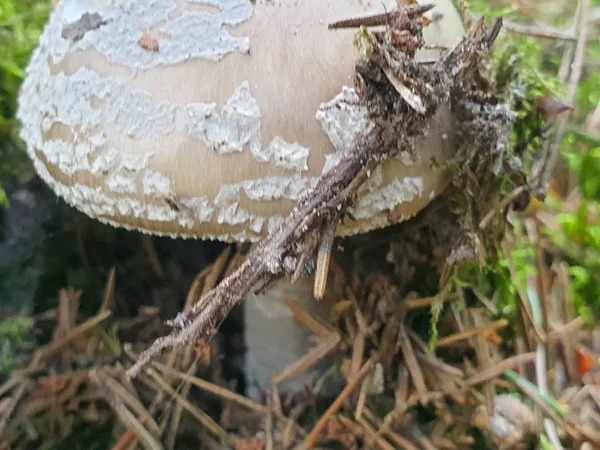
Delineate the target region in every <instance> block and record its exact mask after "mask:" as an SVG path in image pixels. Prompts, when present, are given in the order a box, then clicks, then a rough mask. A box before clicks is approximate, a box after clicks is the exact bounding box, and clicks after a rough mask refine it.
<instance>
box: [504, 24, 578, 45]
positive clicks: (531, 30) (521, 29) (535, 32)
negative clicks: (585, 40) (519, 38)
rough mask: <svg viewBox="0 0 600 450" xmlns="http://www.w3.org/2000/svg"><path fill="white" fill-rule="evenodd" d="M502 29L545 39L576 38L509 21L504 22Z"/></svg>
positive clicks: (543, 28)
mask: <svg viewBox="0 0 600 450" xmlns="http://www.w3.org/2000/svg"><path fill="white" fill-rule="evenodd" d="M504 28H505V29H507V30H509V31H513V32H515V33H519V34H525V35H527V36H533V37H539V38H545V39H558V40H563V41H576V40H577V37H576V36H575V35H573V34H572V33H569V32H565V31H560V30H556V29H554V28H550V27H540V26H537V25H525V24H522V23H515V22H511V21H509V20H505V21H504Z"/></svg>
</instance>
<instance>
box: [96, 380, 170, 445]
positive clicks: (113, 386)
mask: <svg viewBox="0 0 600 450" xmlns="http://www.w3.org/2000/svg"><path fill="white" fill-rule="evenodd" d="M88 377H89V378H90V380H93V381H97V382H100V383H102V385H103V386H104V388H105V389H106V390H109V391H110V392H111V393H112V395H113V396H115V397H116V398H118V399H119V400H120V401H122V402H123V404H124V405H125V406H127V407H128V408H130V409H131V410H132V411H133V412H134V413H135V414H136V415H137V416H138V417H139V418H140V419H141V420H142V421H143V422H144V423H145V424H148V425H149V426H150V427H151V428H152V429H153V430H152V431H153V432H154V433H156V435H159V434H160V428H159V426H158V424H157V423H156V422H155V421H154V419H153V418H152V415H151V414H150V413H149V412H148V410H147V409H146V408H145V407H144V405H143V404H142V402H140V401H139V400H138V399H137V398H136V397H135V396H133V395H132V394H131V393H130V392H129V391H128V390H127V388H125V387H124V386H122V385H121V384H120V383H119V382H118V381H117V380H115V379H114V378H112V377H111V376H109V375H107V374H106V373H104V372H103V371H102V370H92V371H91V372H90V373H89V374H88Z"/></svg>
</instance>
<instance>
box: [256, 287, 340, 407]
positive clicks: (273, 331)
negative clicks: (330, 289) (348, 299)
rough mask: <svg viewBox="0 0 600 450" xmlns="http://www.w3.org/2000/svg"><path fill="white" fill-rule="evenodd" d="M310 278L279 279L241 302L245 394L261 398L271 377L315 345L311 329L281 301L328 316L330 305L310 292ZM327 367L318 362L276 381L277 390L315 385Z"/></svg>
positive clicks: (291, 390) (293, 390)
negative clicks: (288, 300)
mask: <svg viewBox="0 0 600 450" xmlns="http://www.w3.org/2000/svg"><path fill="white" fill-rule="evenodd" d="M313 282H314V281H313V278H312V277H302V278H300V279H299V280H297V281H296V282H295V283H294V284H292V283H291V281H290V280H289V279H288V278H285V279H281V280H279V281H278V282H277V283H276V284H275V285H274V286H273V287H272V288H271V289H269V291H268V292H267V293H265V294H261V295H249V296H248V297H246V299H245V302H244V320H245V342H246V357H245V361H246V367H245V376H246V395H247V396H248V397H249V398H251V399H253V400H255V401H261V400H262V399H264V393H265V392H269V391H270V390H271V387H272V383H271V378H272V376H273V375H275V374H278V373H281V372H282V371H283V370H284V369H285V368H286V367H288V366H289V365H290V364H292V363H294V362H296V361H297V360H299V359H300V358H302V357H303V356H305V355H306V354H307V353H308V352H309V351H310V350H311V349H312V348H314V346H315V345H316V343H315V341H314V334H313V332H312V331H311V330H310V329H308V328H307V327H306V326H304V325H303V324H301V323H300V322H299V321H298V320H297V319H296V318H295V317H294V315H293V313H292V311H291V310H290V309H289V308H288V307H287V306H286V304H285V303H284V299H286V298H287V299H290V300H292V301H294V302H295V303H296V304H298V306H300V307H301V308H302V309H303V310H305V311H306V312H307V313H309V314H310V315H311V316H313V317H315V318H318V319H321V320H323V321H325V320H327V318H328V316H329V313H330V312H331V305H330V304H328V303H325V302H324V301H318V300H316V299H315V298H314V296H313ZM325 369H326V367H323V364H320V365H319V364H317V365H315V366H313V367H311V368H310V369H309V370H308V371H306V372H304V373H302V374H300V375H298V376H296V377H294V378H293V379H289V380H286V381H284V382H281V383H280V384H278V386H277V387H278V390H279V392H282V393H286V394H291V395H293V394H295V393H299V392H301V391H302V390H303V389H304V388H305V387H307V386H311V385H314V383H315V381H316V380H317V378H318V377H319V376H321V375H322V374H323V371H324V370H325Z"/></svg>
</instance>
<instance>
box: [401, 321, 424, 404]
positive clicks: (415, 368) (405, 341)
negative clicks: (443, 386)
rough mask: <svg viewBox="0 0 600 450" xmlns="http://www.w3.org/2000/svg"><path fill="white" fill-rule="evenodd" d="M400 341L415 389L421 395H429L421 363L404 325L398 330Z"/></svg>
mask: <svg viewBox="0 0 600 450" xmlns="http://www.w3.org/2000/svg"><path fill="white" fill-rule="evenodd" d="M398 339H399V340H400V348H402V354H403V355H404V361H405V362H406V366H407V367H408V371H409V372H410V376H411V377H412V380H413V383H414V385H415V388H416V389H417V392H418V393H419V395H425V394H426V393H427V385H426V384H425V378H423V372H422V371H421V366H419V363H418V362H417V358H416V356H415V352H414V350H413V346H412V344H411V342H410V339H409V337H408V333H407V332H406V327H405V326H404V323H401V324H400V328H399V330H398Z"/></svg>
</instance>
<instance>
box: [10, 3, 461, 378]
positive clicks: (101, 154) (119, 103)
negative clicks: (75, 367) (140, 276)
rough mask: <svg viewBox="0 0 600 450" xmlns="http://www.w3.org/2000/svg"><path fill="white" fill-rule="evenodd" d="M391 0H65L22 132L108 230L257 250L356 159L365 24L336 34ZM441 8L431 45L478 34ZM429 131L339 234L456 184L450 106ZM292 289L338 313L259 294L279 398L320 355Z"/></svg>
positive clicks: (63, 188) (283, 287)
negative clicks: (311, 356) (448, 168)
mask: <svg viewBox="0 0 600 450" xmlns="http://www.w3.org/2000/svg"><path fill="white" fill-rule="evenodd" d="M383 3H384V5H380V4H379V2H373V3H372V4H371V2H367V3H365V2H362V1H360V0H335V1H322V0H303V1H301V2H298V1H292V0H275V1H272V0H254V1H253V0H187V1H186V0H95V1H93V2H92V1H88V0H61V1H60V2H59V3H58V4H57V6H56V8H55V9H54V11H53V12H52V14H51V17H50V19H49V22H48V24H47V26H46V28H45V30H44V32H43V34H42V36H41V38H40V45H39V47H38V48H37V49H36V50H35V52H34V53H33V55H32V58H31V61H30V64H29V67H28V69H27V76H26V79H25V81H24V82H23V85H22V88H21V93H20V100H19V101H20V106H19V111H18V118H19V120H20V121H21V124H22V131H21V137H22V139H23V140H24V141H25V142H26V144H27V149H28V154H29V156H30V158H31V160H32V161H33V164H34V166H35V169H36V171H37V173H38V174H39V176H40V177H41V178H42V179H43V180H44V181H45V182H46V183H47V184H48V185H49V186H50V187H51V188H52V189H53V190H54V192H55V193H56V194H57V195H58V196H60V197H61V198H63V199H64V200H65V201H66V202H67V203H68V204H70V205H72V206H73V207H75V208H77V209H78V210H80V211H82V212H83V213H85V214H87V215H88V216H90V217H92V218H95V219H97V220H99V221H101V222H103V223H105V224H109V225H112V226H115V227H124V228H127V229H131V230H138V231H140V232H143V233H147V234H153V235H160V236H170V237H172V238H195V239H211V240H220V241H223V242H229V243H234V242H256V241H258V240H260V239H261V238H262V237H264V236H266V235H267V234H268V233H269V231H271V230H273V229H276V228H277V227H278V226H279V225H280V223H281V222H282V220H283V218H284V216H286V215H287V214H289V213H290V211H291V210H292V208H293V207H294V205H295V202H296V201H297V200H298V199H299V198H300V197H301V196H302V195H303V194H305V193H307V192H309V191H310V189H311V188H312V186H314V184H315V183H316V181H317V180H318V178H319V176H320V175H321V174H323V173H325V172H326V171H328V170H330V169H331V168H332V167H334V166H335V165H336V163H337V162H338V161H339V160H340V159H341V158H342V157H343V156H344V154H345V152H346V151H347V150H348V149H349V148H351V146H352V142H353V140H354V139H355V133H356V131H357V130H359V129H360V128H359V126H358V122H360V120H365V119H364V118H362V117H361V116H360V114H359V113H357V110H356V107H355V105H354V102H355V100H356V98H357V94H356V93H355V92H354V90H353V89H351V88H347V87H346V86H351V85H352V77H353V75H354V64H355V61H356V58H357V52H356V49H355V48H354V46H353V33H354V32H355V31H354V30H352V29H341V30H329V29H328V24H329V23H332V22H334V21H337V20H339V19H345V18H352V17H360V16H363V15H366V14H376V13H381V12H383V11H384V7H385V8H386V9H387V10H388V11H389V10H392V9H394V8H395V6H396V5H395V2H394V1H393V0H386V1H384V2H383ZM434 3H435V9H434V10H433V12H434V14H436V15H438V16H439V15H441V19H439V17H438V19H439V20H435V21H434V22H433V23H431V24H430V25H429V26H428V27H427V28H426V29H425V38H426V43H427V44H428V45H432V46H435V45H445V46H451V45H453V44H455V43H456V42H457V41H458V39H459V38H460V37H462V35H463V27H462V22H461V20H460V16H459V14H458V11H457V10H456V9H455V7H454V6H453V4H452V1H451V0H437V1H435V2H434ZM438 55H439V50H437V49H429V50H420V51H419V54H418V58H435V57H437V56H438ZM332 102H336V104H338V105H343V107H340V108H332V107H331V105H332V104H333V103H332ZM424 135H425V136H424V137H423V138H422V139H421V140H420V142H419V143H418V144H417V147H416V148H417V149H418V152H417V156H416V157H415V158H411V157H410V156H409V155H405V154H403V155H400V156H399V157H398V158H396V159H393V160H389V161H387V162H385V163H384V164H383V165H382V166H381V167H380V168H378V169H377V170H376V171H375V172H374V173H372V174H370V178H369V180H368V181H367V182H366V183H365V185H364V186H363V187H362V191H361V193H360V197H359V200H358V202H357V204H356V206H355V208H354V210H353V216H354V218H356V221H348V222H347V223H344V224H342V225H341V226H340V227H339V229H338V232H337V234H338V235H339V236H350V235H354V234H357V233H366V232H368V231H370V230H375V229H379V228H383V227H386V226H388V225H391V224H392V223H397V222H400V221H403V220H406V219H408V218H410V217H412V216H414V215H415V214H417V213H418V212H419V211H420V210H421V209H423V208H424V207H425V206H426V205H427V204H428V203H429V202H430V201H431V200H432V199H433V198H435V197H436V196H437V195H438V194H440V193H441V192H442V191H443V190H444V188H445V186H446V184H447V183H448V177H447V174H446V173H445V172H444V170H442V169H441V168H434V167H431V164H430V162H431V158H432V157H434V156H435V158H436V160H437V161H439V162H443V161H445V160H447V159H449V158H451V157H452V155H453V154H454V150H455V148H454V126H453V120H452V117H451V114H450V112H449V108H446V109H445V110H442V111H440V113H439V114H438V115H437V116H436V117H434V120H432V121H431V123H430V127H429V129H428V130H426V131H425V132H424ZM284 295H286V296H289V297H290V298H292V299H293V300H295V301H296V302H298V303H300V305H301V306H302V307H303V308H305V309H306V310H308V311H309V312H311V313H312V314H315V315H316V316H320V317H324V314H326V313H327V311H328V307H327V305H325V304H323V303H319V302H316V301H314V299H313V296H312V280H311V279H310V277H306V278H304V279H301V280H299V281H298V282H297V283H295V284H294V285H290V284H289V282H288V281H282V282H280V283H279V284H278V285H277V286H275V287H274V288H273V289H272V290H271V291H270V292H269V293H267V294H264V295H261V296H255V298H252V299H247V301H246V302H245V310H246V328H247V332H246V337H247V346H248V361H249V364H248V365H249V369H248V380H249V381H250V383H249V385H250V386H254V387H260V388H266V387H268V385H269V383H270V379H271V374H272V372H279V371H281V370H282V369H283V368H284V367H285V366H287V365H288V364H289V363H291V362H293V361H295V360H297V359H298V358H299V357H300V356H302V355H303V354H305V353H306V352H307V351H308V349H309V348H310V347H311V345H312V344H311V342H310V339H308V338H307V331H306V330H305V329H304V328H303V327H302V325H300V324H297V323H296V322H295V320H294V318H293V317H292V315H291V313H290V311H289V310H288V309H287V308H286V307H285V306H284V305H283V304H282V302H281V300H282V297H283V296H284ZM312 375H314V374H312V373H308V374H305V375H304V376H305V378H302V377H300V378H299V379H297V380H294V383H295V384H294V383H292V384H290V386H291V387H290V389H296V388H297V386H301V385H302V384H303V383H304V382H306V380H308V379H309V378H306V377H310V376H312Z"/></svg>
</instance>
